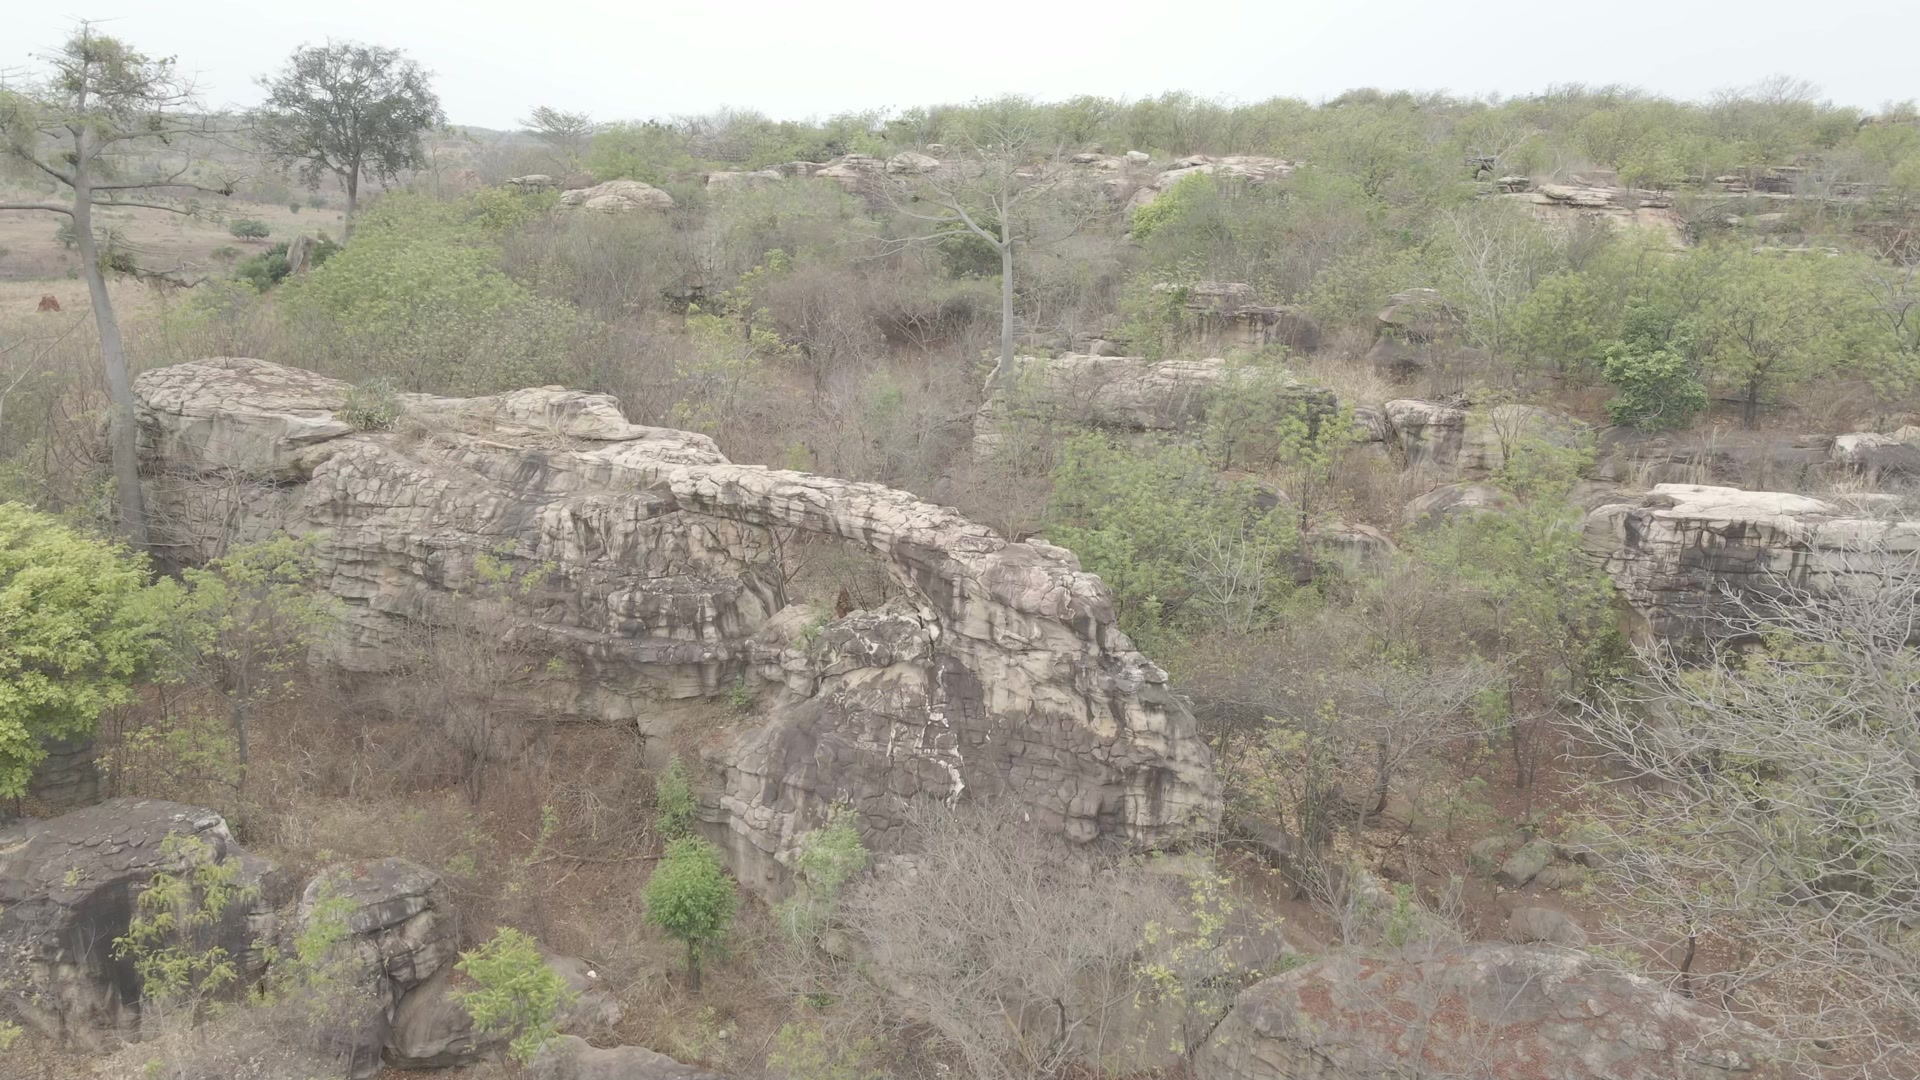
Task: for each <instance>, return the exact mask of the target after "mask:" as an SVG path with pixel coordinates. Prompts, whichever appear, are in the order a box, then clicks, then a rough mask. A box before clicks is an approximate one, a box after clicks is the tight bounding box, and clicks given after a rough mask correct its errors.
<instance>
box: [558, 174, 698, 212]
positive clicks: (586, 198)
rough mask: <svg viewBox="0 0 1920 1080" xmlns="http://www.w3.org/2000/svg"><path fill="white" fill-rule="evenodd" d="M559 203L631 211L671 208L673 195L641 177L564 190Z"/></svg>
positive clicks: (586, 208)
mask: <svg viewBox="0 0 1920 1080" xmlns="http://www.w3.org/2000/svg"><path fill="white" fill-rule="evenodd" d="M560 205H561V206H567V207H579V208H581V209H583V210H594V211H598V212H599V213H602V214H631V213H633V212H634V211H636V210H671V209H673V196H671V195H669V194H667V193H666V192H664V191H661V190H660V189H659V188H657V187H654V186H653V185H652V184H643V183H641V182H640V181H638V180H608V181H607V182H606V183H604V184H595V185H593V186H592V187H587V188H574V189H573V190H572V191H563V192H561V193H560Z"/></svg>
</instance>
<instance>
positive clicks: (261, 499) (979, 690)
mask: <svg viewBox="0 0 1920 1080" xmlns="http://www.w3.org/2000/svg"><path fill="white" fill-rule="evenodd" d="M348 389H349V387H348V386H347V384H345V383H342V382H338V381H335V380H332V379H326V378H323V377H321V376H318V375H314V374H312V373H310V372H303V371H297V370H294V369H289V368H284V367H281V366H279V365H275V364H269V363H265V362H263V361H259V360H247V359H234V358H226V359H218V360H209V361H203V362H200V363H195V364H185V365H180V366H177V367H171V368H160V369H157V370H154V371H149V372H147V373H145V374H143V375H142V376H141V377H140V379H139V380H138V383H137V386H136V394H137V396H138V398H139V401H140V408H139V423H140V437H141V448H142V455H143V470H144V473H145V474H146V475H147V476H148V478H149V492H148V498H149V504H150V505H151V506H152V507H153V508H154V512H155V516H156V519H157V520H159V521H161V522H164V523H168V524H169V525H171V526H172V529H173V532H172V534H171V536H170V539H171V540H172V541H173V542H175V543H177V544H179V545H181V550H184V551H186V552H188V553H190V554H192V555H194V556H196V557H199V558H205V557H208V556H211V555H213V554H215V553H217V551H218V550H220V546H221V545H223V544H225V543H228V542H230V541H233V540H244V539H248V538H252V537H258V536H264V535H270V534H273V533H275V532H278V531H288V532H292V533H294V534H296V535H301V536H305V537H308V538H310V540H311V542H312V544H313V550H314V553H315V558H316V560H317V562H318V564H319V566H320V567H321V570H322V575H321V580H322V582H323V585H324V587H325V588H326V589H327V591H329V592H331V593H332V594H333V595H334V596H336V597H338V598H339V599H340V600H341V601H342V602H343V605H344V608H345V611H346V624H347V627H346V633H345V634H344V635H343V637H342V640H341V642H340V643H339V645H338V646H337V648H338V652H339V655H340V657H341V659H342V660H343V661H344V662H346V663H347V664H349V665H350V666H353V667H356V668H359V669H362V670H368V671H378V670H381V669H382V668H383V667H384V666H385V665H387V664H388V663H390V662H391V659H392V657H393V656H394V655H396V650H395V648H394V646H395V645H396V644H397V643H399V642H401V641H402V640H404V638H405V637H406V635H407V634H408V633H409V632H410V630H409V627H410V625H411V624H412V623H414V622H415V621H417V620H419V619H422V618H430V617H431V616H432V615H433V613H434V612H435V610H436V609H438V608H440V607H441V606H442V605H444V604H446V603H448V602H449V601H450V599H451V598H452V597H453V595H454V593H455V592H456V591H468V592H472V591H473V590H475V589H477V588H479V587H480V585H481V583H482V579H481V577H480V575H479V573H478V571H477V568H478V566H479V560H481V559H482V557H485V558H488V559H499V560H502V561H503V562H505V563H506V564H508V565H511V566H517V567H521V568H527V569H531V568H536V567H537V568H541V569H542V570H543V574H542V575H541V577H540V581H539V584H538V585H537V586H536V587H533V588H530V589H528V590H526V591H525V592H524V594H522V593H519V592H516V594H515V595H514V596H513V597H512V599H511V600H510V601H506V600H502V601H500V603H501V604H502V605H503V610H506V611H507V612H509V613H510V614H511V615H512V616H513V617H514V619H515V622H516V631H515V632H516V633H517V634H521V635H523V636H524V637H525V638H526V639H527V640H528V641H529V642H532V643H536V644H538V645H539V646H540V647H543V648H546V649H550V650H552V651H553V653H554V655H555V656H556V657H557V658H559V659H560V660H562V661H564V663H562V664H559V665H556V668H557V669H559V668H563V669H564V672H558V671H557V672H556V674H554V675H553V677H552V680H551V684H550V685H549V687H548V691H549V693H550V696H551V698H552V704H553V705H554V706H555V707H556V708H557V709H558V710H559V711H561V712H563V713H569V712H570V713H573V714H576V715H586V716H593V717H596V718H602V719H607V718H615V719H623V720H632V721H635V722H637V723H638V725H639V727H640V730H641V732H642V733H644V734H648V735H655V736H662V737H663V738H664V740H665V741H667V742H668V743H669V744H671V745H678V746H682V747H692V746H695V745H696V744H697V747H698V752H699V754H700V755H701V758H702V760H703V761H704V763H705V764H706V765H707V767H708V768H709V770H710V775H709V776H708V777H707V778H706V780H707V787H708V789H709V791H710V792H711V793H713V794H712V797H711V799H710V801H709V802H708V804H707V805H706V807H705V814H706V817H707V820H708V825H709V831H710V832H711V834H712V835H714V836H715V838H716V839H720V840H722V841H724V842H725V846H726V847H727V849H728V851H729V852H730V854H731V856H732V860H733V863H734V867H735V869H736V872H738V873H740V874H741V875H742V876H743V878H744V879H745V880H747V881H749V882H750V883H753V884H756V885H767V886H773V885H775V884H776V882H777V880H778V879H779V878H780V877H781V876H782V875H781V874H780V872H779V871H778V870H777V869H776V867H775V865H774V862H776V861H777V860H778V859H780V858H783V857H784V856H785V855H786V853H787V852H789V851H790V850H791V847H792V845H793V843H794V841H795V838H796V837H797V836H798V835H799V834H800V833H802V832H804V831H806V830H807V829H808V828H810V827H812V825H813V824H815V823H816V822H817V821H818V819H819V817H820V815H821V814H823V813H824V811H825V809H826V807H827V806H828V805H830V804H832V803H836V802H838V803H847V804H851V805H852V806H853V807H854V808H855V810H856V811H857V813H858V814H859V820H860V823H861V826H862V828H863V830H864V831H865V832H866V833H867V835H868V840H869V843H871V844H874V845H876V846H879V847H884V846H885V845H886V843H887V842H888V840H889V838H890V836H891V834H892V832H893V830H894V829H895V828H896V826H897V825H898V824H899V822H900V810H901V808H902V807H903V805H904V804H905V803H906V802H907V801H910V800H912V799H916V798H937V799H946V800H953V799H958V798H961V797H962V796H963V795H967V794H969V793H982V794H1003V795H1006V796H1008V797H1010V798H1013V799H1015V800H1018V801H1019V802H1021V803H1022V804H1023V805H1025V806H1026V807H1027V808H1028V810H1029V812H1030V813H1031V815H1032V817H1033V820H1035V821H1036V822H1039V823H1041V824H1042V825H1044V826H1046V827H1049V828H1052V829H1054V830H1057V831H1059V832H1061V833H1063V834H1065V835H1067V836H1070V837H1073V838H1075V839H1078V840H1092V839H1094V838H1096V837H1107V838H1111V839H1114V840H1118V841H1121V842H1126V843H1133V844H1160V843H1167V842H1173V841H1177V840H1179V839H1181V838H1183V837H1186V836H1188V835H1190V833H1191V832H1192V830H1194V829H1196V828H1201V827H1209V826H1211V825H1212V824H1213V823H1214V822H1216V821H1217V820H1218V816H1219V810H1220V796H1219V788H1218V782H1217V780H1216V778H1215V776H1214V773H1213V769H1212V761H1211V757H1210V755H1209V753H1208V751H1207V749H1206V747H1205V745H1204V744H1203V743H1202V742H1201V740H1200V738H1199V736H1198V733H1197V732H1196V730H1195V728H1194V724H1193V720H1192V717H1191V716H1190V714H1188V712H1187V711H1186V709H1185V707H1184V706H1183V705H1182V704H1181V703H1180V702H1179V700H1178V699H1177V698H1175V697H1174V696H1173V695H1172V694H1171V693H1170V692H1169V690H1168V688H1167V685H1166V675H1165V673H1164V672H1162V671H1161V670H1160V669H1159V668H1158V667H1156V666H1155V665H1153V664H1152V663H1151V662H1150V661H1148V660H1147V659H1146V658H1145V657H1143V656H1141V655H1140V654H1139V653H1138V652H1137V651H1135V650H1134V648H1133V646H1132V643H1131V642H1129V641H1128V640H1127V638H1126V636H1125V635H1124V634H1122V633H1121V632H1120V631H1119V630H1118V628H1117V627H1116V626H1115V625H1114V619H1113V611H1112V605H1111V602H1110V600H1109V598H1108V595H1107V591H1106V588H1105V586H1104V585H1102V584H1101V582H1100V580H1099V579H1098V578H1097V577H1095V576H1093V575H1092V574H1088V573H1085V572H1083V571H1081V570H1080V568H1079V564H1078V562H1077V560H1076V559H1075V558H1074V556H1073V554H1072V553H1071V552H1068V551H1065V550H1063V549H1060V548H1057V547H1052V546H1049V545H1046V544H1041V543H1025V544H1023V543H1012V542H1009V541H1007V540H1005V539H1003V538H1002V537H1000V536H998V535H996V534H995V533H994V532H992V531H991V530H989V529H987V528H986V527H984V526H981V525H978V524H975V523H973V522H971V521H968V520H967V519H966V518H964V517H961V516H960V515H959V514H958V513H957V512H955V511H954V510H952V509H950V508H947V507H941V506H934V505H931V504H929V503H925V502H921V501H920V500H918V499H916V498H914V497H913V496H912V495H909V494H907V493H906V492H902V491H896V490H893V489H889V488H885V487H880V486H878V485H874V484H862V483H850V482H847V481H843V480H835V479H831V478H826V477H819V476H812V475H808V474H805V473H796V472H783V471H779V470H771V469H766V468H761V467H758V466H747V465H735V464H733V463H731V462H728V461H727V460H726V458H725V457H724V456H722V455H721V454H720V452H719V451H718V450H717V449H716V448H715V447H714V445H713V443H712V441H711V440H709V439H707V438H706V437H704V436H701V435H695V434H690V433H687V432H680V431H669V430H665V429H659V428H649V427H642V426H637V425H632V424H629V423H627V422H626V420H625V419H624V418H623V417H622V415H621V413H620V410H619V408H618V405H617V404H616V403H615V402H614V401H613V399H611V398H609V397H606V396H604V395H594V394H585V393H578V392H572V391H567V390H562V389H560V388H557V387H547V388H540V389H532V390H520V391H515V392H512V393H508V394H501V395H497V396H494V397H489V398H475V399H465V400H461V399H443V398H432V397H426V396H423V395H406V396H404V402H405V405H406V409H407V416H406V417H405V419H403V420H402V421H401V422H400V424H398V425H397V426H396V429H395V430H392V431H355V430H353V428H352V427H351V426H350V425H349V424H347V423H346V422H345V421H344V420H342V419H341V417H340V410H341V408H342V406H343V404H344V401H345V396H346V393H347V391H348ZM774 528H780V529H799V530H803V531H805V532H809V533H813V534H816V535H818V536H822V537H826V538H832V539H837V540H841V541H845V542H847V543H848V544H850V545H853V546H854V547H856V548H859V549H861V550H863V551H865V552H868V553H870V554H871V555H873V556H875V557H877V558H878V559H879V560H880V561H881V563H882V564H884V566H885V567H886V569H887V570H888V572H889V573H890V574H891V576H892V577H893V578H894V580H895V581H896V582H897V583H898V584H899V585H900V586H901V587H902V589H903V590H904V592H905V593H906V597H905V599H903V600H902V601H901V602H899V603H896V604H895V605H894V606H892V607H890V608H889V609H888V610H886V611H883V612H855V613H852V614H850V615H847V616H846V617H844V618H841V619H838V620H825V621H824V622H823V623H821V624H820V625H818V626H817V627H816V629H817V631H818V632H816V633H800V632H798V631H796V632H795V633H794V634H793V636H792V638H791V639H790V640H784V641H783V640H773V641H769V640H767V638H766V635H764V634H762V631H763V630H767V629H769V628H771V629H774V630H777V629H779V628H780V627H782V626H784V627H789V628H792V627H794V626H795V624H796V623H797V622H804V621H807V620H809V619H812V621H813V622H816V623H819V622H820V620H818V619H814V618H813V617H811V616H807V615H802V616H800V617H795V616H792V615H789V616H787V617H785V618H784V619H780V620H776V619H775V618H774V617H775V615H776V614H777V613H779V612H780V611H781V609H782V607H783V606H785V597H784V594H783V591H782V587H781V584H780V583H781V581H782V576H781V573H780V568H779V566H778V565H777V562H776V555H775V550H774V549H775V545H774V544H773V542H772V539H771V536H770V534H769V530H770V529H774ZM889 643H890V644H889ZM883 645H885V646H886V647H884V648H883V647H882V646H883ZM765 676H772V677H774V678H775V679H776V680H777V686H776V687H775V689H774V692H773V693H771V694H770V695H766V701H765V705H766V706H767V707H766V708H765V709H764V710H763V711H761V712H759V713H756V714H755V715H753V716H751V717H748V718H745V719H737V720H734V721H731V722H730V723H728V724H726V725H721V726H720V727H718V728H716V729H715V730H706V731H698V732H692V731H680V730H678V729H677V727H676V725H677V724H678V722H679V721H678V720H671V719H667V718H666V717H667V716H668V715H669V714H671V715H672V716H674V717H678V716H681V715H683V713H684V710H663V709H660V708H658V703H659V702H660V701H662V700H663V699H669V698H687V697H696V696H703V695H711V694H715V693H717V692H719V691H721V690H723V689H725V688H727V687H730V686H732V685H734V682H735V680H736V679H754V678H758V677H765ZM716 724H718V721H716Z"/></svg>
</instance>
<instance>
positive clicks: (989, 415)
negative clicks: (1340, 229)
mask: <svg viewBox="0 0 1920 1080" xmlns="http://www.w3.org/2000/svg"><path fill="white" fill-rule="evenodd" d="M1013 362H1014V369H1013V370H1014V374H1013V378H1012V379H1011V380H1009V381H1010V382H1011V383H1012V385H1013V386H1014V388H1015V389H1014V391H1013V393H1014V394H1015V395H1016V397H1017V399H1018V401H1019V407H1020V408H1021V410H1022V411H1023V413H1028V414H1032V415H1035V416H1037V417H1040V418H1042V419H1045V420H1048V421H1054V422H1060V423H1067V424H1073V425H1076V426H1081V427H1101V428H1109V429H1117V430H1121V431H1129V432H1165V431H1179V430H1182V429H1184V428H1187V427H1189V426H1191V425H1192V424H1194V423H1196V422H1197V421H1199V420H1201V419H1203V418H1204V417H1205V415H1206V408H1207V401H1208V399H1209V397H1210V396H1211V395H1212V394H1214V393H1215V392H1216V391H1217V389H1218V388H1219V386H1220V384H1221V380H1222V379H1224V378H1228V377H1229V374H1230V371H1231V369H1230V368H1229V366H1228V364H1227V362H1226V361H1225V360H1222V359H1219V358H1217V357H1214V358H1210V359H1205V360H1158V361H1155V360H1147V359H1143V358H1141V357H1138V356H1081V355H1077V354H1068V355H1065V356H1055V357H1035V356H1016V357H1014V360H1013ZM1290 392H1292V393H1295V394H1297V395H1298V397H1299V399H1300V400H1301V401H1303V402H1307V403H1309V404H1310V406H1311V407H1312V408H1313V409H1315V410H1317V411H1319V412H1321V413H1323V414H1326V415H1331V414H1332V413H1334V412H1335V411H1337V410H1338V408H1339V403H1338V402H1337V401H1336V400H1335V399H1334V396H1333V394H1332V393H1331V392H1329V391H1326V390H1322V389H1320V388H1318V387H1314V386H1309V385H1307V384H1305V383H1296V384H1293V385H1292V388H1291V391H1290ZM1007 409H1008V404H1007V400H1006V394H1005V393H995V394H993V395H991V396H989V397H988V398H987V399H986V401H984V402H983V403H982V404H981V406H980V410H979V412H978V413H976V414H975V415H974V426H973V433H974V434H973V440H974V441H973V450H974V454H975V455H976V456H982V455H986V454H990V453H992V452H993V451H994V449H995V448H996V447H998V446H999V445H1000V442H1001V440H1003V439H1004V438H1005V437H1006V431H1005V427H1006V424H1007V423H1008V421H1009V419H1010V417H1009V416H1008V413H1007Z"/></svg>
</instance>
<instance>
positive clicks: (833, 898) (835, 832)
mask: <svg viewBox="0 0 1920 1080" xmlns="http://www.w3.org/2000/svg"><path fill="white" fill-rule="evenodd" d="M867 860H868V853H867V846H866V844H864V843H862V842H861V840H860V830H859V829H857V828H855V827H854V815H853V811H852V809H851V808H849V807H844V806H837V807H835V808H834V809H833V812H832V813H831V814H830V815H828V817H827V823H826V824H825V825H823V826H821V827H820V828H817V829H815V830H813V831H812V832H810V833H808V834H806V836H804V837H802V838H801V841H800V852H799V855H798V857H797V858H795V859H794V863H793V876H794V878H795V879H796V881H797V883H798V888H797V889H796V890H795V892H794V894H793V895H792V896H791V897H788V898H787V899H786V900H783V901H781V902H780V904H779V906H778V907H777V908H775V914H776V915H778V916H779V918H780V925H781V927H782V928H783V929H785V930H786V932H787V936H788V937H789V938H792V939H793V940H794V941H795V942H797V943H805V942H807V941H810V940H812V939H813V937H814V936H815V935H817V934H819V933H820V931H822V930H824V929H826V927H827V924H828V923H829V922H830V921H832V919H833V913H834V910H835V908H836V907H838V906H839V903H840V891H841V890H842V889H843V888H845V887H846V884H847V882H849V881H851V880H853V876H854V875H855V874H858V873H859V872H860V871H862V870H864V869H866V866H867Z"/></svg>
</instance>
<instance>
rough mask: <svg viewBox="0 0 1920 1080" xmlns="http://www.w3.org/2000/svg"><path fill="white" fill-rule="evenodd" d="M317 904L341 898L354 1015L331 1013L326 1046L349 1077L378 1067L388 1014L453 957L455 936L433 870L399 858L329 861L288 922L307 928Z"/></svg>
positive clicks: (388, 1030)
mask: <svg viewBox="0 0 1920 1080" xmlns="http://www.w3.org/2000/svg"><path fill="white" fill-rule="evenodd" d="M322 905H327V906H328V907H332V906H343V907H344V908H345V914H346V920H347V933H348V938H347V940H346V941H345V942H344V943H343V944H342V945H341V946H340V947H341V948H344V949H347V950H349V951H350V952H351V954H352V956H351V960H350V964H351V973H352V974H351V978H352V981H353V983H354V985H355V987H356V988H357V989H359V990H360V991H361V994H360V996H359V998H358V999H357V1001H356V1003H355V1008H354V1011H355V1013H356V1014H357V1015H354V1016H350V1017H349V1016H340V1017H337V1018H336V1019H335V1021H334V1024H333V1026H334V1028H335V1031H334V1032H333V1036H334V1040H333V1041H334V1045H333V1047H332V1049H333V1050H334V1051H335V1052H336V1054H337V1055H338V1057H339V1058H340V1059H341V1063H342V1064H343V1065H344V1066H345V1071H346V1072H347V1073H348V1075H349V1076H351V1077H354V1078H356V1080H364V1078H365V1077H369V1076H372V1075H374V1074H375V1073H377V1072H379V1070H380V1064H381V1056H382V1052H383V1051H385V1050H386V1049H387V1048H388V1046H389V1044H390V1043H391V1042H392V1040H393V1035H394V1025H395V1018H396V1016H397V1015H398V1014H399V1012H400V1010H401V1008H402V1005H403V1002H404V1001H406V1000H409V999H410V998H411V995H412V994H413V992H414V991H415V990H416V989H417V988H419V987H421V986H422V985H423V984H425V983H427V982H428V981H429V980H431V979H433V978H434V977H435V976H436V975H439V974H441V973H442V972H443V971H444V969H445V968H446V967H447V965H449V964H451V963H452V962H453V959H454V956H455V954H456V951H457V949H458V947H459V942H458V941H457V940H456V936H455V929H454V925H453V919H452V918H451V915H450V913H449V911H448V910H447V898H446V895H445V889H444V888H442V886H441V883H440V875H438V874H436V873H434V872H433V871H431V870H428V869H426V868H425V867H422V866H418V865H415V864H414V863H411V862H408V861H406V860H405V859H375V860H371V861H366V862H354V863H342V864H339V865H336V866H330V867H327V868H326V869H324V870H322V871H320V872H319V873H318V874H316V875H314V877H313V880H312V881H309V882H308V883H307V887H306V888H305V889H304V890H303V891H302V892H301V895H300V904H299V906H298V908H297V909H296V910H295V914H294V919H293V924H292V929H293V931H294V932H295V933H296V934H297V933H299V932H301V931H304V930H306V929H308V928H309V927H310V926H311V925H312V924H313V921H314V919H315V918H316V915H317V912H318V911H319V909H320V908H321V907H322Z"/></svg>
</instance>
